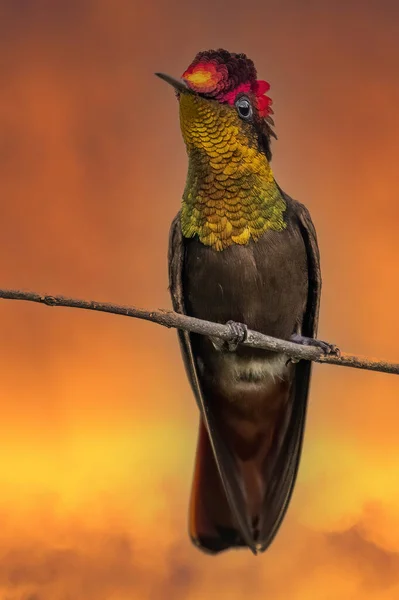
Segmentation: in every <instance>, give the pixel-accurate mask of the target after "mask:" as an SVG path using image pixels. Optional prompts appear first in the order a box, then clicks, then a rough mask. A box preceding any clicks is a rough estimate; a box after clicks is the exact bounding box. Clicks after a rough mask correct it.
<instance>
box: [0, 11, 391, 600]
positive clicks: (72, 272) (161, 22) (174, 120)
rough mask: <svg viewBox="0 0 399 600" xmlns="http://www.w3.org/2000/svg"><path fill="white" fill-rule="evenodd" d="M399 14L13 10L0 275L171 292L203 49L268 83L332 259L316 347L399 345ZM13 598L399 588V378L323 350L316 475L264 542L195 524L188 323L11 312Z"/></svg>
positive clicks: (306, 463)
mask: <svg viewBox="0 0 399 600" xmlns="http://www.w3.org/2000/svg"><path fill="white" fill-rule="evenodd" d="M398 17H399V8H398V5H397V3H396V2H394V1H391V0H379V1H378V2H377V1H376V0H371V1H370V2H367V3H363V2H360V0H359V1H358V2H355V1H349V2H348V1H347V2H343V1H341V0H337V1H336V2H334V3H331V2H327V1H321V2H320V1H319V2H315V1H309V2H306V3H305V2H300V1H299V0H298V1H296V2H295V1H294V0H291V1H289V0H287V1H286V0H283V1H279V2H277V1H276V0H270V1H266V2H265V1H264V0H262V1H260V0H259V1H252V2H251V3H250V4H248V3H243V2H238V1H237V0H229V1H227V0H221V1H220V2H212V1H211V0H203V1H202V2H201V3H190V2H184V1H183V0H178V1H171V0H169V2H162V1H160V0H158V1H154V2H146V3H143V2H140V3H139V2H137V1H136V2H132V1H131V0H129V1H128V0H119V1H118V2H115V1H113V0H96V1H94V0H68V1H63V0H60V1H59V2H54V1H50V0H30V1H26V0H8V1H7V0H0V49H1V52H0V85H1V92H0V198H1V204H0V213H1V218H0V248H1V252H0V273H1V281H0V286H1V287H3V288H22V289H27V290H28V289H31V290H35V291H38V292H47V293H50V294H57V293H59V294H65V295H70V296H76V297H81V298H87V299H96V300H103V301H115V302H120V303H124V304H133V305H137V306H143V307H148V308H156V307H169V306H170V301H169V296H168V292H167V263H166V252H167V241H168V230H169V224H170V221H171V220H172V218H173V216H174V215H175V213H176V212H177V210H178V209H179V205H180V198H181V194H182V190H183V187H184V182H185V174H186V155H185V149H184V145H183V142H182V140H181V136H180V131H179V123H178V107H177V102H176V100H175V98H174V95H173V92H172V91H171V90H170V89H169V88H168V86H166V85H165V84H164V83H163V82H161V81H159V80H158V79H156V78H155V77H154V76H153V72H154V71H164V72H168V73H170V74H172V75H180V74H181V73H182V72H183V71H184V69H185V68H186V67H187V66H188V64H189V63H190V62H191V60H192V59H193V57H194V55H195V54H196V52H197V51H199V50H201V49H209V48H217V47H225V48H227V49H229V50H231V51H235V52H246V53H247V54H248V55H249V56H250V57H251V58H252V59H253V60H254V61H255V64H256V66H257V68H258V73H259V77H260V78H265V79H267V80H268V81H270V83H271V86H272V88H271V96H272V98H273V100H274V110H275V121H276V131H277V134H278V136H279V140H278V142H276V143H274V159H273V167H274V172H275V175H276V177H277V180H278V181H279V183H280V184H281V185H282V187H283V188H284V189H285V190H286V191H287V192H288V193H289V194H291V195H293V196H294V197H296V198H297V199H298V200H300V201H302V202H304V203H305V204H307V206H308V208H309V209H310V211H311V214H312V217H313V220H314V222H315V225H316V228H317V231H318V237H319V244H320V249H321V255H322V269H323V279H324V288H323V298H322V310H321V322H320V328H319V337H320V338H322V339H327V340H329V341H331V342H335V343H336V344H338V345H339V346H340V347H341V348H342V349H343V350H345V351H348V352H354V353H358V354H365V355H374V356H377V357H378V356H379V357H381V358H383V357H384V358H387V359H391V360H395V359H396V360H398V357H399V355H398V350H397V338H398V333H399V327H398V316H397V307H398V304H399V297H398V296H399V284H398V260H399V243H398V231H399V184H398V176H397V173H398V166H397V159H398V141H399V119H398V104H399V76H398V69H397V66H398V64H399V25H398V22H399V21H398ZM0 327H1V337H2V343H1V345H0V359H1V379H0V381H1V384H0V390H1V392H0V402H1V428H0V431H1V435H0V451H1V457H2V458H1V462H0V490H1V494H0V523H1V524H0V598H1V600H132V599H136V598H138V599H147V598H148V599H155V598H173V599H174V600H178V599H180V598H184V599H188V600H199V599H201V600H202V599H213V598H218V600H222V599H228V600H241V599H245V598H248V597H249V596H250V597H251V598H253V599H254V600H257V599H258V598H259V599H261V598H262V599H263V598H270V599H273V600H291V599H292V600H337V599H340V600H372V599H378V600H388V599H389V600H394V599H395V600H397V598H398V597H399V435H398V430H399V381H398V378H397V377H394V376H393V375H384V374H378V373H370V372H362V371H356V370H353V369H343V368H339V367H333V366H320V365H319V366H316V368H315V369H314V377H313V382H312V390H311V401H310V410H309V417H308V425H307V434H306V440H305V448H304V454H303V460H302V464H301V471H300V476H299V482H298V485H297V488H296V491H295V494H294V498H293V501H292V504H291V508H290V510H289V513H288V516H287V518H286V520H285V522H284V525H283V527H282V529H281V530H280V533H279V535H278V537H277V539H276V541H275V542H274V544H273V545H272V547H271V548H270V550H269V551H268V552H267V553H266V554H264V555H262V556H261V557H259V558H255V557H253V556H252V555H251V554H250V553H249V552H244V551H241V552H235V553H234V552H230V553H228V554H224V555H220V556H219V557H216V558H214V557H213V558H212V557H208V556H205V555H203V554H201V553H200V552H198V551H197V550H196V549H195V548H194V547H193V546H192V545H191V543H190V541H189V539H188V535H187V504H188V499H189V491H190V485H191V475H192V467H193V461H194V452H195V443H196V434H197V410H196V406H195V403H194V400H193V397H192V394H191V392H190V389H189V386H188V383H187V381H186V378H185V373H184V369H183V365H182V362H181V359H180V354H179V349H178V344H177V339H176V334H175V332H174V331H168V330H166V329H163V328H161V327H159V326H156V325H153V324H149V323H145V322H140V321H137V320H128V319H127V318H121V317H116V316H110V315H105V314H94V313H91V312H85V311H78V310H72V309H61V308H60V309H51V308H48V307H43V306H38V305H30V304H28V303H23V302H11V301H1V302H0Z"/></svg>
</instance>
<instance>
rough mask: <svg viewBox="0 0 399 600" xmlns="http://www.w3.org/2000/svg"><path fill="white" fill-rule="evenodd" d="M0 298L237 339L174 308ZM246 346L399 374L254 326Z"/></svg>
mask: <svg viewBox="0 0 399 600" xmlns="http://www.w3.org/2000/svg"><path fill="white" fill-rule="evenodd" d="M0 298H4V299H7V300H26V301H28V302H38V303H40V304H45V305H47V306H64V307H69V308H84V309H86V310H96V311H100V312H106V313H111V314H114V315H123V316H125V317H135V318H136V319H144V320H145V321H152V322H153V323H157V324H158V325H162V326H163V327H174V328H176V329H183V330H185V331H190V332H192V333H199V334H201V335H206V336H212V337H217V338H220V339H222V340H225V341H226V342H229V341H233V339H234V337H233V333H232V331H231V328H230V327H229V326H228V325H223V324H220V323H212V322H210V321H203V320H202V319H196V318H195V317H188V316H186V315H181V314H179V313H176V312H174V311H172V310H151V311H148V310H144V309H142V308H134V307H133V306H121V305H118V304H110V303H107V302H94V301H87V300H77V299H75V298H66V297H64V296H48V295H46V296H43V295H40V294H36V293H35V292H22V291H20V290H0ZM242 345H244V346H250V347H251V348H262V349H264V350H271V351H272V352H284V354H286V355H287V356H289V357H291V358H296V359H298V360H300V359H303V360H311V361H314V362H319V363H324V364H331V365H340V366H342V367H353V368H355V369H366V370H368V371H381V372H383V373H394V374H399V364H395V363H389V362H386V361H382V360H376V359H372V358H365V357H361V356H353V355H350V354H345V353H341V355H340V356H336V355H333V354H327V355H326V354H324V353H323V351H322V350H320V349H319V348H316V347H314V346H302V345H299V344H296V343H294V342H289V341H286V340H279V339H277V338H274V337H270V336H268V335H264V334H263V333H259V332H258V331H252V330H250V329H249V330H248V335H247V338H246V340H245V341H243V342H242Z"/></svg>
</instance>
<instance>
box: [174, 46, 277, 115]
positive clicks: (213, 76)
mask: <svg viewBox="0 0 399 600" xmlns="http://www.w3.org/2000/svg"><path fill="white" fill-rule="evenodd" d="M182 78H183V79H184V80H185V82H186V83H187V85H188V86H189V87H190V88H191V89H192V90H193V91H195V92H198V93H199V94H202V95H204V96H207V97H209V98H214V99H215V100H218V101H219V102H225V103H227V104H231V105H233V104H234V102H235V99H236V97H237V94H240V93H247V94H248V93H252V94H253V95H254V96H255V102H256V107H257V109H258V112H259V115H260V116H261V117H264V118H266V117H268V116H269V115H271V114H273V110H272V109H271V104H272V100H271V99H270V98H269V97H268V96H266V92H267V91H268V90H269V89H270V85H269V84H268V83H267V81H262V80H259V79H256V69H255V65H254V63H253V62H252V60H250V59H249V58H247V56H246V55H245V54H234V53H230V52H227V50H208V51H206V52H199V53H198V54H197V56H196V57H195V58H194V60H193V62H192V63H191V65H190V66H189V67H188V69H187V70H186V71H185V72H184V73H183V75H182Z"/></svg>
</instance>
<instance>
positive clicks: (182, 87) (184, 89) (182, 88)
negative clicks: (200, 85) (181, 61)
mask: <svg viewBox="0 0 399 600" xmlns="http://www.w3.org/2000/svg"><path fill="white" fill-rule="evenodd" d="M155 75H156V76H157V77H159V78H160V79H163V80H164V81H166V83H169V84H170V85H171V86H173V87H174V88H175V90H176V91H177V92H179V93H180V94H184V93H193V92H192V91H191V90H190V88H189V87H188V86H187V84H186V82H185V81H183V79H175V78H174V77H171V76H170V75H165V73H155Z"/></svg>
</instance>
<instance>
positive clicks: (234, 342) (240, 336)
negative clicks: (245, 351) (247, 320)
mask: <svg viewBox="0 0 399 600" xmlns="http://www.w3.org/2000/svg"><path fill="white" fill-rule="evenodd" d="M226 325H228V326H229V327H230V330H231V333H232V335H233V336H234V337H233V339H231V340H229V341H228V342H226V345H227V349H228V350H229V352H235V351H236V350H237V346H238V345H239V344H241V343H242V342H245V340H246V339H247V335H248V327H247V326H246V325H245V324H244V323H237V322H236V321H227V323H226Z"/></svg>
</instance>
